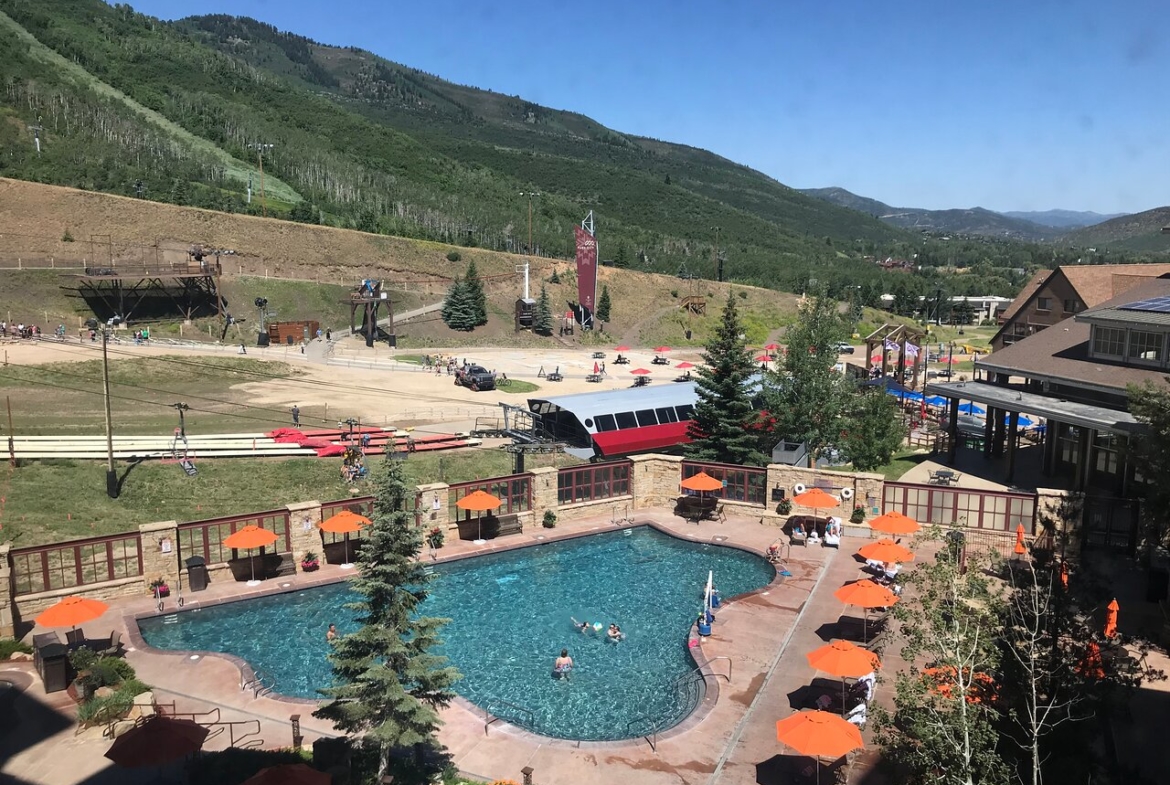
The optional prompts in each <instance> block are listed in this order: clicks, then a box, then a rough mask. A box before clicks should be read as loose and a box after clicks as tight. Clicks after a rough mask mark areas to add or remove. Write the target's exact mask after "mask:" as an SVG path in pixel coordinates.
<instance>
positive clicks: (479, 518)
mask: <svg viewBox="0 0 1170 785" xmlns="http://www.w3.org/2000/svg"><path fill="white" fill-rule="evenodd" d="M475 522H476V524H477V529H476V538H475V542H474V543H473V545H483V544H484V543H486V542H487V540H485V539H484V538H483V513H482V512H481V513H480V514H479V515H477V516H475Z"/></svg>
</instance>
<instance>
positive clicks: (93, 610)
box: [36, 597, 110, 627]
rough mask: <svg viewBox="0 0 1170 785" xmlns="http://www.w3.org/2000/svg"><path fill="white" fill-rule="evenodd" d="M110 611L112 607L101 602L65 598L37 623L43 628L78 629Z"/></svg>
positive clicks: (82, 598)
mask: <svg viewBox="0 0 1170 785" xmlns="http://www.w3.org/2000/svg"><path fill="white" fill-rule="evenodd" d="M109 609H110V606H109V605H107V604H106V603H104V602H102V601H101V600H91V599H89V598H87V597H65V598H64V599H62V600H60V601H59V602H57V603H56V604H55V605H53V606H51V607H50V608H48V609H46V610H45V611H43V612H42V613H41V615H40V616H37V618H36V623H37V625H38V626H41V627H76V626H77V625H78V624H85V623H86V622H87V621H93V620H94V619H96V618H97V617H98V616H101V615H102V614H103V613H105V612H106V611H108V610H109Z"/></svg>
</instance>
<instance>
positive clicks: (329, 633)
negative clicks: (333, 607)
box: [325, 624, 337, 642]
mask: <svg viewBox="0 0 1170 785" xmlns="http://www.w3.org/2000/svg"><path fill="white" fill-rule="evenodd" d="M325 640H327V641H329V642H333V641H335V640H337V625H336V624H330V625H329V629H328V630H326V631H325Z"/></svg>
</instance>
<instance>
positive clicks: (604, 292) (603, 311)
mask: <svg viewBox="0 0 1170 785" xmlns="http://www.w3.org/2000/svg"><path fill="white" fill-rule="evenodd" d="M611 307H612V306H611V304H610V302H609V287H608V286H605V285H602V287H601V296H600V297H598V298H597V313H596V314H594V315H595V316H596V317H597V321H599V322H608V321H609V311H610V308H611Z"/></svg>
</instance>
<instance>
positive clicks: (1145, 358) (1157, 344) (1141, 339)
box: [1128, 330, 1165, 363]
mask: <svg viewBox="0 0 1170 785" xmlns="http://www.w3.org/2000/svg"><path fill="white" fill-rule="evenodd" d="M1164 340H1165V336H1164V335H1163V334H1162V333H1150V332H1145V331H1143V330H1131V331H1130V333H1129V351H1128V355H1129V358H1130V359H1131V360H1140V361H1142V362H1150V363H1161V362H1162V344H1163V342H1164Z"/></svg>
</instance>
